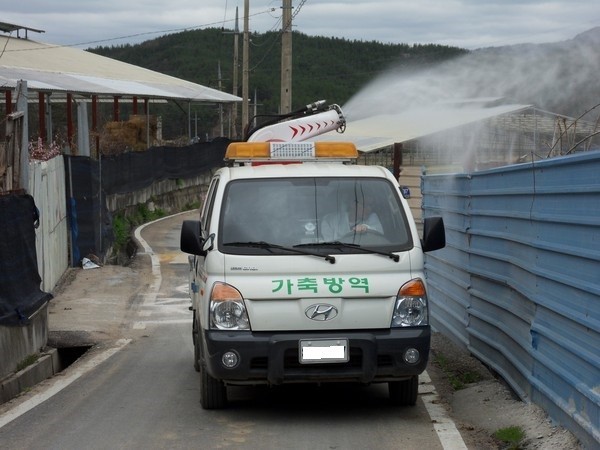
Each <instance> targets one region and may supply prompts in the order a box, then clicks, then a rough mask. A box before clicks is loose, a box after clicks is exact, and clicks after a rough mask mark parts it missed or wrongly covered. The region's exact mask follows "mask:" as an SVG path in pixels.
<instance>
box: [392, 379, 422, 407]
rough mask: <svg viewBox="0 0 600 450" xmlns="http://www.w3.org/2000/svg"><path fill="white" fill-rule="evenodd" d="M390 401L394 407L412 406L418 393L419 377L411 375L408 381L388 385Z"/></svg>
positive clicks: (393, 382)
mask: <svg viewBox="0 0 600 450" xmlns="http://www.w3.org/2000/svg"><path fill="white" fill-rule="evenodd" d="M388 389H389V393H390V401H391V402H392V404H393V405H396V406H414V405H415V404H416V403H417V395H418V393H419V377H418V376H417V375H413V376H412V377H410V378H409V379H408V380H402V381H390V382H389V383H388Z"/></svg>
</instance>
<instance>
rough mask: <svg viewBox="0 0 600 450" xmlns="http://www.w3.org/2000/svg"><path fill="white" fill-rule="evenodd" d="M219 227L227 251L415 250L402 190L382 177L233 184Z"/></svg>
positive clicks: (271, 179)
mask: <svg viewBox="0 0 600 450" xmlns="http://www.w3.org/2000/svg"><path fill="white" fill-rule="evenodd" d="M219 223H220V228H219V238H218V241H219V247H220V248H221V249H222V251H223V252H224V253H237V254H277V249H274V248H271V249H269V250H267V249H265V248H262V247H261V246H240V245H239V243H240V242H269V243H273V244H277V245H280V246H286V247H293V246H298V245H300V246H302V247H303V248H304V249H309V248H310V250H314V251H315V252H323V253H327V254H332V253H334V254H339V253H364V250H361V247H363V248H365V249H366V248H371V249H374V250H376V251H381V252H397V251H405V250H408V249H410V248H412V246H413V242H412V239H411V234H410V232H409V228H408V221H407V218H406V216H405V214H404V210H403V208H402V205H401V203H400V198H399V193H398V189H397V188H396V187H395V186H394V185H393V184H392V183H390V182H389V181H388V180H385V179H381V178H352V179H350V178H333V177H332V178H322V177H319V178H294V179H289V178H288V179H279V178H261V179H252V180H235V181H232V182H230V183H229V184H228V186H227V188H226V192H225V195H224V204H223V208H222V210H221V218H220V221H219ZM339 243H347V244H353V245H348V246H344V245H339ZM228 244H229V245H228ZM328 244H331V245H328ZM281 253H283V250H282V252H281ZM281 253H279V254H281Z"/></svg>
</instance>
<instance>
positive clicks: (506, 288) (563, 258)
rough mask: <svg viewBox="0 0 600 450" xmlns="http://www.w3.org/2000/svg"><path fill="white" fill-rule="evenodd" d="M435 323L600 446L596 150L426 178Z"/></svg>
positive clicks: (599, 176)
mask: <svg viewBox="0 0 600 450" xmlns="http://www.w3.org/2000/svg"><path fill="white" fill-rule="evenodd" d="M422 192H423V214H424V216H425V217H427V216H432V215H439V214H441V215H442V216H443V217H444V222H445V225H446V233H447V246H446V248H445V249H443V250H440V251H437V252H433V253H431V254H428V255H427V257H426V270H427V276H428V283H429V296H430V299H431V320H432V324H433V326H434V327H435V328H436V329H438V330H440V331H441V332H443V333H444V334H447V335H449V337H451V338H453V340H455V341H457V342H459V343H462V344H463V345H464V347H465V348H467V349H468V350H469V351H470V352H471V353H473V354H474V355H476V356H477V357H478V358H480V359H481V360H482V361H483V362H484V363H486V364H487V365H489V366H490V367H492V368H493V369H494V370H496V371H497V372H498V373H500V374H501V375H502V376H503V377H504V378H505V379H506V381H507V382H508V383H509V384H510V385H511V387H512V388H513V389H514V390H515V392H517V393H518V395H520V396H521V398H522V399H523V400H525V401H533V402H535V403H537V404H539V405H540V406H542V407H543V408H544V409H545V410H546V411H547V413H548V414H549V416H550V417H552V418H553V419H555V420H557V421H559V422H560V423H562V424H564V425H565V426H566V427H568V428H569V429H570V430H571V431H572V432H573V433H574V434H575V435H576V436H577V437H578V438H579V439H580V440H581V441H582V443H583V444H584V445H585V446H587V447H590V448H592V447H595V446H597V445H598V444H600V153H598V152H590V153H585V154H578V155H572V156H567V157H561V158H556V159H549V160H545V161H541V162H535V163H534V164H531V163H529V164H520V165H515V166H509V167H503V168H497V169H492V170H488V171H484V172H476V173H473V174H452V175H432V176H426V177H423V184H422Z"/></svg>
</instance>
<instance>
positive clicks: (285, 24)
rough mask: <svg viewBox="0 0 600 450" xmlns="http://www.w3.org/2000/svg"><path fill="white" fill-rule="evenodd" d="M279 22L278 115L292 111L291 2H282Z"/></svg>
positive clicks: (289, 0) (287, 0)
mask: <svg viewBox="0 0 600 450" xmlns="http://www.w3.org/2000/svg"><path fill="white" fill-rule="evenodd" d="M282 10H283V11H282V21H281V105H280V109H281V111H280V113H281V114H287V113H289V112H291V111H292V0H283V6H282Z"/></svg>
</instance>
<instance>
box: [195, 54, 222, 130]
mask: <svg viewBox="0 0 600 450" xmlns="http://www.w3.org/2000/svg"><path fill="white" fill-rule="evenodd" d="M218 72H219V91H222V90H223V85H222V84H221V60H219V64H218ZM219 127H220V133H221V134H219V136H221V137H222V136H223V103H219ZM196 136H198V132H196Z"/></svg>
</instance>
